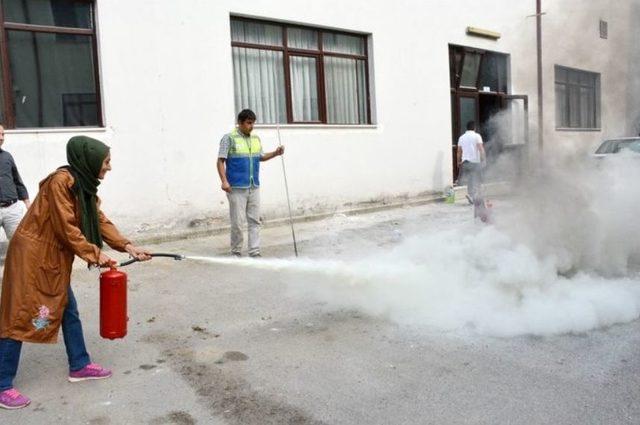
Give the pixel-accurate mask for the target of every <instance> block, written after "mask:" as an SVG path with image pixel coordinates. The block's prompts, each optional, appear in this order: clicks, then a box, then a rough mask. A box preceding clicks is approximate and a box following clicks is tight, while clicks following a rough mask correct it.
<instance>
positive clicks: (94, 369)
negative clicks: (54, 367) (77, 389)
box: [69, 363, 111, 382]
mask: <svg viewBox="0 0 640 425" xmlns="http://www.w3.org/2000/svg"><path fill="white" fill-rule="evenodd" d="M110 376H111V371H110V370H109V369H105V368H103V367H102V366H100V365H99V364H95V363H89V364H88V365H86V366H85V367H83V368H82V369H80V370H76V371H75V372H71V373H69V382H80V381H88V380H89V379H105V378H109V377H110Z"/></svg>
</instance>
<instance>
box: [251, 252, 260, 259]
mask: <svg viewBox="0 0 640 425" xmlns="http://www.w3.org/2000/svg"><path fill="white" fill-rule="evenodd" d="M249 257H251V258H262V255H260V253H257V254H251V255H250V256H249Z"/></svg>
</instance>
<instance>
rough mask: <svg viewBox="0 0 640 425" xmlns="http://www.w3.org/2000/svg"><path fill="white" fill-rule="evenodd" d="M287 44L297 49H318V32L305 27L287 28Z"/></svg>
mask: <svg viewBox="0 0 640 425" xmlns="http://www.w3.org/2000/svg"><path fill="white" fill-rule="evenodd" d="M287 46H289V47H292V48H295V49H305V50H318V32H317V31H312V30H307V29H303V28H287Z"/></svg>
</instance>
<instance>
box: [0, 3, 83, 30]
mask: <svg viewBox="0 0 640 425" xmlns="http://www.w3.org/2000/svg"><path fill="white" fill-rule="evenodd" d="M2 4H3V8H4V20H5V22H15V23H20V24H33V25H49V26H57V27H75V28H92V24H91V23H92V18H91V17H92V4H91V3H90V2H86V1H73V0H3V1H2Z"/></svg>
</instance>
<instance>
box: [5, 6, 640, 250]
mask: <svg viewBox="0 0 640 425" xmlns="http://www.w3.org/2000/svg"><path fill="white" fill-rule="evenodd" d="M97 3H98V4H97V24H98V33H99V57H100V64H101V73H100V76H101V90H102V91H101V93H102V99H103V107H104V116H105V123H106V128H105V129H96V130H92V131H85V132H83V133H84V134H88V135H91V136H93V137H96V138H99V139H101V140H104V141H105V142H106V143H107V144H109V145H110V146H111V147H112V157H113V160H112V164H113V167H114V169H113V171H112V172H111V173H110V174H109V175H108V177H107V179H106V180H105V182H104V183H103V186H101V188H100V193H101V196H102V198H103V199H104V209H105V211H106V212H107V213H108V214H109V215H110V216H111V218H112V219H113V220H114V221H115V222H116V223H118V224H119V225H120V227H122V228H123V229H124V230H126V231H129V232H131V231H139V232H140V233H134V237H135V236H136V235H138V236H139V235H146V234H156V233H162V232H164V231H166V230H176V229H177V230H180V229H184V230H187V229H188V223H189V222H191V220H194V219H205V218H212V217H213V218H216V217H217V218H219V219H221V220H222V219H224V218H225V217H226V215H227V204H226V198H225V196H224V193H223V192H222V191H221V190H220V189H219V186H220V183H219V179H218V176H217V172H216V169H215V161H216V157H217V149H218V142H219V140H220V138H221V136H222V135H223V134H224V133H226V132H228V131H229V130H230V129H231V128H232V127H233V125H234V118H235V115H236V113H237V111H235V110H234V97H233V96H234V93H233V74H232V60H231V46H230V43H231V41H230V23H229V17H230V14H238V15H244V16H255V17H259V18H264V19H272V20H282V21H285V22H293V23H300V24H306V25H310V26H323V27H330V28H337V29H343V30H349V31H358V32H364V33H369V34H371V40H370V43H371V47H372V49H371V51H370V72H371V97H372V104H371V110H372V116H373V117H374V123H373V125H370V126H350V127H336V126H315V127H314V126H286V125H285V126H282V127H281V136H282V142H283V143H284V144H285V145H286V148H287V151H286V155H285V159H286V166H287V173H288V179H289V186H290V192H291V197H292V204H293V206H294V209H295V211H296V213H297V214H310V213H313V212H319V211H327V210H334V209H336V208H342V207H345V205H347V204H348V205H351V206H353V205H354V204H357V203H358V202H366V201H370V200H378V199H382V198H388V197H396V196H404V195H406V196H416V195H418V194H419V193H422V192H425V191H440V190H442V189H443V188H444V187H445V186H446V185H448V184H451V180H452V177H451V176H452V170H451V104H450V91H449V60H448V45H449V43H452V44H459V45H465V46H472V47H478V48H484V49H488V50H493V51H498V52H503V53H508V54H510V57H511V77H512V78H511V91H512V92H513V93H515V94H527V95H529V96H530V97H529V103H530V117H531V122H532V124H533V123H534V122H535V113H536V110H535V103H536V98H535V94H536V85H535V84H536V75H535V19H534V18H530V17H527V15H532V14H533V13H535V2H534V1H529V2H524V1H517V2H514V1H512V0H492V1H484V2H478V1H475V0H463V1H457V2H449V1H445V0H430V1H417V0H416V1H395V2H377V3H376V4H375V7H372V3H371V2H370V1H366V0H352V1H349V2H343V1H340V0H323V1H317V2H299V1H293V0H283V1H278V2H273V1H261V0H246V1H243V2H232V1H228V0H216V1H210V0H184V1H179V2H178V1H173V0H137V1H134V2H132V1H126V0H108V1H106V0H98V2H97ZM544 3H548V4H549V6H548V7H546V6H545V7H546V11H547V15H545V17H544V19H545V27H544V29H545V31H546V32H545V38H544V43H545V69H544V72H545V74H544V77H545V108H546V111H545V118H546V119H547V122H548V124H547V127H546V134H545V136H546V138H547V139H548V141H547V144H549V145H556V146H557V145H559V144H567V145H569V144H572V146H574V145H576V144H580V145H581V146H588V147H589V148H590V147H591V146H592V145H593V144H594V143H595V142H596V141H597V140H599V139H600V138H601V137H603V135H605V134H612V135H614V134H615V135H619V134H620V133H621V132H624V127H625V126H626V125H627V124H626V121H625V120H624V119H623V120H622V122H619V121H620V120H618V118H619V117H620V116H622V115H621V114H624V111H621V110H620V109H621V105H620V103H619V102H618V100H617V99H618V97H617V96H618V94H620V95H622V94H624V91H625V87H624V83H620V81H623V82H624V81H625V79H627V78H628V75H626V74H627V71H626V70H624V69H620V70H618V71H617V72H616V73H615V74H612V75H610V74H609V73H608V71H609V70H608V65H609V64H610V61H611V59H612V57H613V56H614V54H615V52H616V51H617V50H618V49H620V48H621V47H620V46H624V48H629V46H627V45H626V44H625V43H626V39H625V38H624V36H623V35H621V34H622V33H623V32H622V31H621V29H622V28H624V26H625V25H631V23H630V18H629V17H628V16H625V14H624V10H623V9H624V8H623V7H618V2H616V8H615V9H614V8H613V6H612V5H611V3H612V2H610V1H605V0H594V1H590V2H589V3H590V4H596V5H597V6H598V8H597V9H598V10H597V11H596V12H590V11H589V10H586V11H585V8H584V7H582V8H579V7H577V6H578V5H579V4H583V3H584V2H580V1H577V0H575V1H573V0H566V1H563V2H544ZM619 3H620V4H622V3H625V4H626V2H619ZM617 10H620V13H619V16H614V15H612V14H613V11H617ZM568 16H570V17H573V18H569V17H568ZM601 16H602V17H604V19H608V20H609V22H610V24H609V25H610V34H609V39H608V40H602V41H599V38H598V34H597V28H598V27H597V25H598V20H599V19H600V17H601ZM592 20H593V22H591V21H592ZM584 22H587V23H588V25H587V24H585V23H584ZM470 25H471V26H476V27H481V28H487V29H490V30H494V31H498V32H500V33H502V38H500V40H498V41H492V40H486V39H482V38H477V37H470V36H467V35H465V28H466V27H467V26H470ZM591 27H592V31H591V29H590V30H589V31H585V30H584V29H585V28H591ZM574 38H577V39H579V40H578V41H575V44H576V46H573V47H571V49H572V50H571V51H576V50H575V49H577V50H578V51H579V52H581V54H579V55H572V56H570V57H568V56H566V54H565V52H562V51H561V50H560V49H557V47H558V46H560V45H563V43H566V45H567V48H569V45H568V42H565V41H562V42H559V41H558V40H559V39H562V40H564V39H567V40H569V39H574ZM594 46H597V51H598V52H599V53H598V55H595V54H592V53H593V50H594ZM555 63H559V64H562V65H566V66H573V67H576V68H580V69H586V70H590V71H595V72H601V73H602V87H603V89H602V93H603V104H602V111H603V114H602V122H603V132H593V133H589V134H588V137H587V139H588V140H587V141H586V142H584V144H582V143H577V142H576V141H578V140H582V139H583V138H584V137H585V134H584V133H578V134H569V132H565V133H563V134H561V135H559V134H558V132H556V131H555V125H554V124H553V122H554V111H555V109H554V108H555V107H554V103H553V102H554V100H553V93H554V88H553V65H554V64H555ZM605 88H606V89H605ZM609 89H611V90H618V91H614V93H616V95H615V96H614V95H610V94H609V93H610V91H609ZM622 97H624V96H622ZM625 105H626V103H625ZM256 132H257V134H258V135H260V136H261V138H262V141H263V144H264V145H265V149H266V150H272V149H274V148H275V147H276V146H277V137H276V131H275V129H274V128H272V127H262V128H261V127H258V128H257V129H256ZM75 134H78V133H76V132H70V131H67V130H54V131H47V130H40V131H29V130H15V131H10V132H8V135H7V138H6V145H5V147H6V148H7V150H9V151H10V152H12V153H13V154H14V157H15V158H16V160H17V161H18V164H19V167H20V170H21V172H22V174H23V178H24V179H25V182H26V183H27V185H28V188H29V189H30V192H31V193H32V194H33V195H35V193H36V189H37V182H38V181H39V180H41V179H42V178H43V177H44V176H45V175H46V174H47V173H48V172H50V171H52V170H53V169H54V168H55V167H57V166H59V165H62V164H64V163H65V152H64V146H65V143H66V141H67V140H68V139H69V137H71V136H72V135H75ZM534 140H535V138H532V141H534ZM261 168H262V169H261V180H262V183H263V186H262V189H261V192H262V205H263V213H264V214H263V215H264V216H265V218H274V217H276V216H283V215H284V213H285V211H286V210H285V208H286V198H285V193H284V187H283V178H282V169H281V165H280V163H279V159H275V160H273V161H270V162H267V163H263V166H262V167H261Z"/></svg>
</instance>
